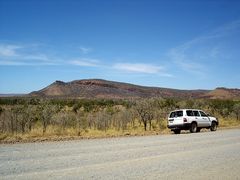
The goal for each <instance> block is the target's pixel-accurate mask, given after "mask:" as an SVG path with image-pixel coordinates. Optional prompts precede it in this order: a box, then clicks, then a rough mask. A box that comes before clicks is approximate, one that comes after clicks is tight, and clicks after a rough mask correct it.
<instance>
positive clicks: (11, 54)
mask: <svg viewBox="0 0 240 180" xmlns="http://www.w3.org/2000/svg"><path fill="white" fill-rule="evenodd" d="M35 48H36V45H35V44H34V45H15V44H0V65H9V66H11V65H14V66H22V65H29V66H34V65H36V66H39V65H56V64H59V62H58V61H57V60H55V58H50V56H49V55H48V54H44V53H40V52H35Z"/></svg>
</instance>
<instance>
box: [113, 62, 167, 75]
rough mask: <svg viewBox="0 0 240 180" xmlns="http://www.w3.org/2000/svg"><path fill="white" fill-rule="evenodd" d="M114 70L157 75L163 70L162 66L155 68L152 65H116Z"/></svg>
mask: <svg viewBox="0 0 240 180" xmlns="http://www.w3.org/2000/svg"><path fill="white" fill-rule="evenodd" d="M113 68H114V69H117V70H123V71H128V72H138V73H150V74H156V73H159V72H160V71H161V70H163V67H161V66H154V65H151V64H143V63H116V64H114V65H113Z"/></svg>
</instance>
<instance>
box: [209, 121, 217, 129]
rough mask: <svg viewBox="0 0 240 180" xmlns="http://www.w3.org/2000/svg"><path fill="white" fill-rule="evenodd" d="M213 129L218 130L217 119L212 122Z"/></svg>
mask: <svg viewBox="0 0 240 180" xmlns="http://www.w3.org/2000/svg"><path fill="white" fill-rule="evenodd" d="M210 130H211V131H216V130H217V123H216V122H215V121H213V122H212V125H211V127H210Z"/></svg>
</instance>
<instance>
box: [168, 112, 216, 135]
mask: <svg viewBox="0 0 240 180" xmlns="http://www.w3.org/2000/svg"><path fill="white" fill-rule="evenodd" d="M218 124H219V123H218V119H217V118H215V117H212V116H209V115H208V114H206V113H205V112H203V111H202V110H198V109H179V110H175V111H172V112H171V113H170V114H169V117H168V128H169V129H171V131H173V132H174V133H175V134H180V132H181V130H190V132H191V133H195V132H200V130H201V128H208V129H210V130H211V131H216V130H217V126H218Z"/></svg>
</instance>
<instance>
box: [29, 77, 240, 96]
mask: <svg viewBox="0 0 240 180" xmlns="http://www.w3.org/2000/svg"><path fill="white" fill-rule="evenodd" d="M29 95H30V96H40V97H78V98H97V99H98V98H104V99H131V98H160V97H161V98H206V99H235V98H237V99H240V89H237V88H236V89H228V88H224V87H218V88H216V89H214V90H201V89H198V90H180V89H172V88H162V87H150V86H141V85H135V84H130V83H125V82H117V81H108V80H104V79H82V80H74V81H70V82H63V81H59V80H57V81H55V82H53V83H52V84H50V85H49V86H47V87H45V88H43V89H41V90H39V91H34V92H31V93H30V94H29Z"/></svg>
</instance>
